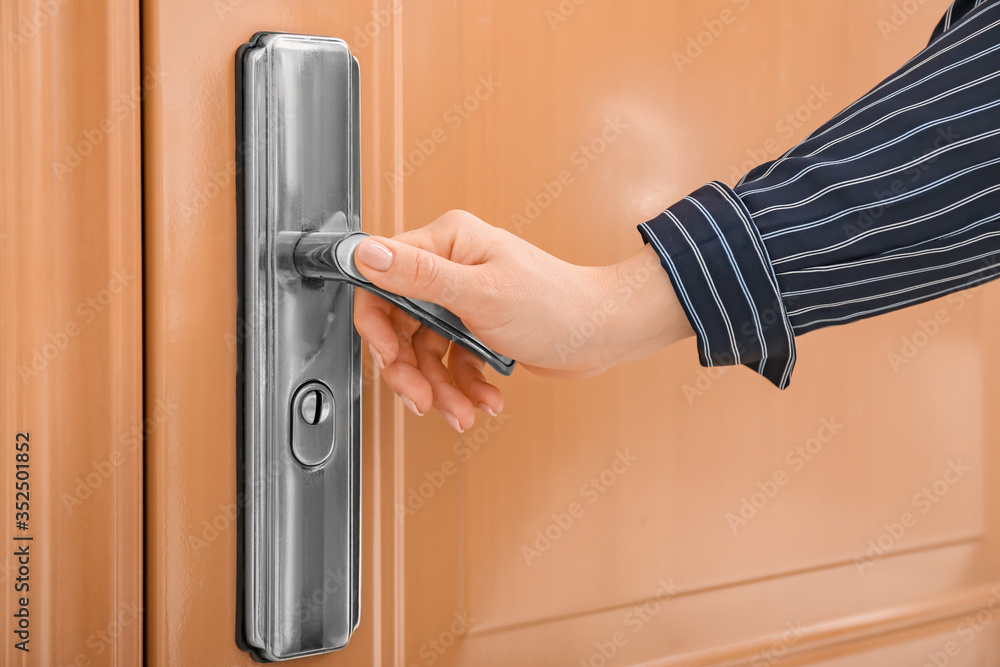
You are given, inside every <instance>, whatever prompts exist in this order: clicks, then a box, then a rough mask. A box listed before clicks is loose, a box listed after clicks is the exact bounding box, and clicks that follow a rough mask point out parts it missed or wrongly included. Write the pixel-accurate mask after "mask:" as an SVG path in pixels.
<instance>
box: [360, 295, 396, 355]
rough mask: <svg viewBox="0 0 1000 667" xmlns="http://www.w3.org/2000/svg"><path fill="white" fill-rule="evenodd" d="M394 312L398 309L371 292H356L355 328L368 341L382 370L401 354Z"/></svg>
mask: <svg viewBox="0 0 1000 667" xmlns="http://www.w3.org/2000/svg"><path fill="white" fill-rule="evenodd" d="M393 310H398V309H397V308H395V307H394V306H393V305H392V304H390V303H389V302H388V301H386V300H385V299H382V298H380V297H377V296H375V295H374V294H372V293H371V292H366V291H365V290H360V289H359V290H355V291H354V326H355V328H357V330H358V333H359V334H360V335H361V337H362V338H364V339H365V340H366V341H368V345H369V349H370V350H371V352H372V357H373V358H374V359H375V363H376V364H377V365H378V367H379V368H380V369H382V370H385V368H386V366H389V365H391V364H392V363H393V362H394V361H395V360H396V355H397V354H399V334H398V333H397V331H396V327H395V326H394V325H393V322H392V319H391V317H390V316H391V314H392V311H393Z"/></svg>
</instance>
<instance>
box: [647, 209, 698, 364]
mask: <svg viewBox="0 0 1000 667" xmlns="http://www.w3.org/2000/svg"><path fill="white" fill-rule="evenodd" d="M639 226H640V227H641V228H643V229H644V230H646V238H648V239H649V240H650V242H651V243H652V244H653V245H654V246H656V249H657V250H658V251H659V253H658V254H659V255H660V257H662V258H663V259H664V260H666V262H667V266H669V267H670V272H671V274H672V275H673V277H674V280H675V281H676V282H677V288H678V289H679V290H680V293H681V298H682V299H684V304H685V305H686V306H687V312H689V313H691V317H693V318H694V325H695V328H696V329H697V330H698V339H699V340H700V341H702V356H703V357H704V358H705V359H707V360H708V365H709V366H714V364H713V363H712V355H711V353H710V352H711V351H710V349H709V347H710V343H709V340H708V334H707V333H706V332H705V327H704V326H703V325H702V323H701V319H700V318H699V317H698V311H697V310H696V309H695V307H694V304H693V303H692V302H691V297H690V296H688V293H687V288H686V287H685V286H684V281H683V280H681V274H680V272H679V271H678V270H677V267H676V266H674V262H673V260H672V259H671V257H670V253H668V252H667V249H666V248H664V247H663V244H662V243H660V239H658V238H657V237H656V234H654V233H653V230H652V229H650V228H649V225H648V223H645V222H644V223H642V224H641V225H639Z"/></svg>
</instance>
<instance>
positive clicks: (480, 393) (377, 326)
mask: <svg viewBox="0 0 1000 667" xmlns="http://www.w3.org/2000/svg"><path fill="white" fill-rule="evenodd" d="M354 311H355V326H356V327H357V329H358V333H359V334H360V335H361V336H362V338H364V339H365V340H366V341H368V344H369V350H370V351H371V354H372V358H373V359H374V360H375V363H376V365H378V366H379V368H380V370H381V371H382V377H383V378H384V379H385V381H386V384H388V385H389V387H390V388H391V389H392V390H393V391H394V392H395V393H396V394H398V395H399V397H400V400H402V401H403V403H404V405H406V407H407V408H408V409H409V410H410V411H412V412H413V413H414V414H416V415H418V416H422V415H424V414H425V413H426V412H427V411H428V410H430V409H431V408H437V409H438V410H440V411H441V414H442V416H443V417H444V418H445V421H447V422H448V424H449V425H450V426H451V427H452V428H454V429H455V430H456V431H459V432H462V431H464V430H466V429H468V428H470V427H471V426H472V424H473V423H474V422H475V418H476V417H475V408H476V407H478V408H479V409H481V410H483V411H484V412H486V413H487V414H490V415H492V416H496V415H497V414H499V412H500V411H501V409H502V408H503V396H502V395H501V393H500V390H499V389H498V388H497V387H495V386H493V385H491V384H489V383H488V382H486V379H485V377H484V375H483V368H484V367H485V362H483V361H482V360H481V359H479V357H477V356H476V355H474V354H473V353H471V352H469V351H468V350H465V349H464V348H462V347H460V346H458V345H451V344H450V341H448V340H447V339H446V338H443V337H442V336H440V335H438V334H436V333H434V332H433V331H431V330H429V329H426V328H422V327H421V326H420V323H419V322H417V321H416V320H414V319H413V318H411V317H410V316H409V315H407V314H406V313H404V312H403V311H401V310H399V309H398V308H396V307H395V306H393V305H391V304H390V303H389V302H387V301H385V300H384V299H382V298H379V297H377V296H375V295H374V294H371V293H368V292H364V291H363V290H358V291H357V292H356V294H355V298H354ZM446 355H447V360H448V363H447V366H446V365H445V361H444V360H445V357H446Z"/></svg>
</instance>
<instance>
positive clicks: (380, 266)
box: [354, 239, 392, 271]
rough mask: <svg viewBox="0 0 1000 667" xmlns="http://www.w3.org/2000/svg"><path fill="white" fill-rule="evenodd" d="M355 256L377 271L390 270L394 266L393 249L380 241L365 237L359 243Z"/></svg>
mask: <svg viewBox="0 0 1000 667" xmlns="http://www.w3.org/2000/svg"><path fill="white" fill-rule="evenodd" d="M354 254H355V256H356V257H357V258H358V259H360V260H361V261H362V262H364V263H365V264H367V265H368V266H370V267H372V268H373V269H375V270H376V271H388V270H389V267H391V266H392V251H391V250H389V249H388V248H386V247H385V246H384V245H382V244H381V243H379V242H378V241H373V240H371V239H365V240H364V241H362V242H361V243H359V244H358V249H357V250H355V251H354Z"/></svg>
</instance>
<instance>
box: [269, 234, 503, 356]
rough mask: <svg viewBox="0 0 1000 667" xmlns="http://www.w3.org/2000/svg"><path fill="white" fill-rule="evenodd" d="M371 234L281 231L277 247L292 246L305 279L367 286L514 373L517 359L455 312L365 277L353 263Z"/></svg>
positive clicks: (478, 354) (424, 322) (446, 336)
mask: <svg viewBox="0 0 1000 667" xmlns="http://www.w3.org/2000/svg"><path fill="white" fill-rule="evenodd" d="M368 236H369V234H367V233H365V232H356V231H350V232H305V233H298V232H282V233H281V234H279V239H278V247H279V252H282V250H281V249H282V248H285V249H288V248H290V252H291V253H292V262H291V265H292V266H294V267H295V271H296V272H297V273H298V274H299V275H300V276H302V277H303V278H321V279H323V280H338V281H342V282H346V283H349V284H351V285H354V286H355V287H360V288H362V289H366V290H368V291H369V292H372V293H374V294H377V295H378V296H380V297H382V298H383V299H385V300H387V301H389V302H390V303H392V304H393V305H395V306H397V307H398V308H400V309H401V310H403V312H405V313H407V314H409V315H410V316H412V317H413V318H415V319H416V320H418V321H420V322H421V323H422V324H424V325H425V326H426V327H427V328H429V329H431V330H432V331H434V332H436V333H439V334H441V335H442V336H444V337H445V338H447V339H448V340H450V341H452V342H454V343H457V344H458V345H461V346H462V347H464V348H465V349H467V350H469V351H470V352H472V353H473V354H475V355H476V356H478V357H480V358H481V359H483V360H484V361H485V362H486V363H488V364H489V365H490V366H491V367H493V369H494V370H496V371H497V372H498V373H501V374H503V375H510V374H511V373H513V372H514V366H515V365H516V363H515V362H514V360H513V359H510V358H508V357H505V356H503V355H500V354H497V353H496V352H494V351H493V350H491V349H490V348H489V347H487V346H486V345H485V344H484V343H483V342H482V341H480V340H479V339H478V338H476V336H475V335H473V333H472V332H471V331H469V329H468V327H466V326H465V324H463V323H462V320H461V319H460V318H459V317H458V316H457V315H455V313H453V312H451V311H450V310H448V309H447V308H445V307H443V306H439V305H438V304H436V303H431V302H429V301H421V300H419V299H409V298H407V297H404V296H400V295H398V294H395V293H393V292H388V291H386V290H384V289H381V288H380V287H377V286H375V285H373V284H372V283H371V281H369V280H368V279H367V278H365V277H364V275H363V274H362V273H361V272H360V271H359V270H358V267H357V265H356V264H355V263H354V251H355V250H357V247H358V244H359V243H361V241H362V240H363V239H365V238H366V237H368ZM285 252H288V250H285ZM278 264H279V265H286V266H287V265H288V262H282V261H281V260H280V259H279V260H278Z"/></svg>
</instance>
